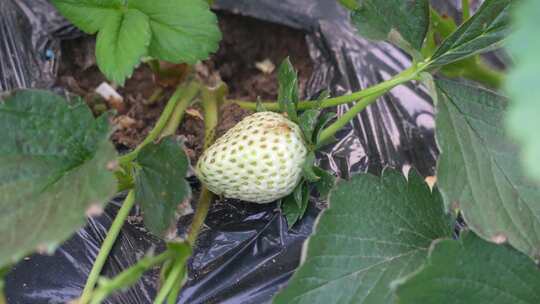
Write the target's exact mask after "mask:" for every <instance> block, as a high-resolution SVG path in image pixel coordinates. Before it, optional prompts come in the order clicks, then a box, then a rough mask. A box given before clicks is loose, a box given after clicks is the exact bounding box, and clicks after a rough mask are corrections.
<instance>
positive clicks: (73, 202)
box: [0, 90, 116, 266]
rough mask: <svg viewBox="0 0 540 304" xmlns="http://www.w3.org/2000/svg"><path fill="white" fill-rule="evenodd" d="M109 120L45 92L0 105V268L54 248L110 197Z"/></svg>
mask: <svg viewBox="0 0 540 304" xmlns="http://www.w3.org/2000/svg"><path fill="white" fill-rule="evenodd" d="M107 119H108V117H106V116H102V117H100V118H98V119H94V117H93V116H92V113H91V112H90V109H89V108H88V107H87V106H86V105H85V104H84V103H83V102H82V101H81V100H80V99H76V100H74V101H73V102H71V104H69V103H68V102H66V100H64V99H63V98H62V97H60V96H58V95H55V94H52V93H48V92H45V91H37V90H28V91H16V92H14V93H13V94H11V95H9V96H8V97H7V98H5V100H3V101H1V102H0V129H2V132H1V135H0V137H1V140H0V168H2V170H0V210H1V212H0V243H1V244H2V246H0V266H2V265H6V264H8V263H11V262H15V261H17V259H19V258H21V257H23V256H24V255H25V254H28V253H30V252H32V251H34V250H36V249H37V248H38V247H39V248H40V249H41V250H44V249H46V250H50V249H53V248H54V247H55V246H56V245H58V244H59V243H60V242H62V241H64V240H65V239H66V238H68V237H69V236H70V235H71V234H72V233H73V232H74V231H75V230H76V229H78V228H79V227H81V226H82V225H83V224H84V223H85V211H86V210H87V208H89V207H90V206H93V205H98V206H101V205H102V204H103V203H105V202H106V201H107V200H108V199H109V197H110V196H111V195H113V194H114V192H115V190H116V182H115V178H114V175H113V173H112V172H110V171H109V170H107V166H109V165H110V163H111V161H113V160H114V159H115V157H116V152H115V150H114V147H113V146H112V144H111V143H109V141H108V137H109V125H108V121H107Z"/></svg>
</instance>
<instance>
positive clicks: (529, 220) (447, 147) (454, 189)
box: [436, 80, 540, 257]
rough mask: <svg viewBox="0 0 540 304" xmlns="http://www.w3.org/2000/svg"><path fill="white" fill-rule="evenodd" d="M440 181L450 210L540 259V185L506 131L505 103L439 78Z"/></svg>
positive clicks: (483, 234)
mask: <svg viewBox="0 0 540 304" xmlns="http://www.w3.org/2000/svg"><path fill="white" fill-rule="evenodd" d="M436 85H437V89H438V90H439V97H438V103H437V120H436V124H437V130H436V136H437V142H438V144H439V147H440V150H441V155H440V156H439V163H438V168H437V176H438V185H439V187H440V189H441V193H442V194H443V198H444V201H445V204H446V206H447V207H448V208H452V209H459V210H461V212H462V213H463V216H464V218H465V221H466V222H467V224H468V225H469V227H471V229H472V230H474V231H475V232H476V233H477V234H478V235H480V236H481V237H483V238H485V239H487V240H501V239H506V240H508V241H509V242H510V244H512V245H513V246H514V247H516V248H517V249H518V250H520V251H522V252H524V253H526V254H528V255H530V256H531V257H539V254H540V204H538V201H539V200H540V188H539V187H538V185H535V184H532V183H531V182H530V181H528V180H527V179H526V177H525V176H524V174H523V173H522V169H521V166H520V162H519V149H517V147H516V146H515V145H514V144H513V142H512V141H510V140H509V139H508V137H507V136H506V134H505V132H504V126H503V118H504V116H505V113H506V106H507V101H506V99H505V98H503V97H501V96H500V95H497V94H496V93H494V92H491V91H487V90H484V89H480V88H476V87H472V86H468V85H464V84H460V83H457V82H452V81H443V80H438V81H436Z"/></svg>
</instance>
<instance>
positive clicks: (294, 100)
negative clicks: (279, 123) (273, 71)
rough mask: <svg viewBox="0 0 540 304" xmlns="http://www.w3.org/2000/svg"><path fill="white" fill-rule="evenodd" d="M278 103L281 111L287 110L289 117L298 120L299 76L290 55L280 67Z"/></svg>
mask: <svg viewBox="0 0 540 304" xmlns="http://www.w3.org/2000/svg"><path fill="white" fill-rule="evenodd" d="M278 81H279V90H278V103H279V108H280V110H281V112H286V113H287V114H288V115H289V119H290V120H292V121H294V122H297V121H298V115H297V113H296V105H297V104H298V77H297V75H296V71H295V70H294V67H293V66H292V63H291V61H290V60H289V57H287V58H285V59H284V60H283V62H282V63H281V65H280V66H279V69H278Z"/></svg>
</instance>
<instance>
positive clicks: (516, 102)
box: [506, 0, 540, 181]
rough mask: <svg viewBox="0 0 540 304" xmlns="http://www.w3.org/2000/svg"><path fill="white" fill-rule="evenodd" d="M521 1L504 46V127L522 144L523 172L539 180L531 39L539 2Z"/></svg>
mask: <svg viewBox="0 0 540 304" xmlns="http://www.w3.org/2000/svg"><path fill="white" fill-rule="evenodd" d="M522 2H523V3H522V5H520V6H519V7H518V9H517V10H516V12H515V14H514V21H515V23H514V25H515V29H516V30H515V31H514V33H513V34H512V36H510V41H509V45H508V49H509V51H510V52H511V53H512V55H513V57H512V58H513V59H514V67H513V69H512V71H511V72H510V75H509V76H508V82H507V91H508V93H509V94H510V98H511V99H512V103H510V107H509V111H508V116H507V117H506V126H507V128H508V130H509V134H510V135H512V137H514V138H515V139H516V140H518V141H519V143H520V144H522V146H523V151H522V154H521V157H522V162H523V163H524V164H525V166H524V167H525V169H526V171H527V173H528V174H530V175H531V176H532V177H534V178H536V180H537V181H540V162H539V161H538V160H539V159H540V141H539V140H537V133H536V131H537V130H539V129H540V120H539V119H538V117H540V102H539V101H540V86H538V71H540V60H539V59H538V56H539V54H540V40H539V39H534V38H532V37H536V36H537V35H538V16H540V1H534V0H533V1H530V0H528V1H522Z"/></svg>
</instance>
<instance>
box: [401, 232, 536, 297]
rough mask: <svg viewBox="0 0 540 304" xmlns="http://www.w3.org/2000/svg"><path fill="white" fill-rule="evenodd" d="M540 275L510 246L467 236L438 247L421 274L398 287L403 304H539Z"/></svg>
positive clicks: (440, 244) (435, 244) (411, 277)
mask: <svg viewBox="0 0 540 304" xmlns="http://www.w3.org/2000/svg"><path fill="white" fill-rule="evenodd" d="M538 286H540V271H538V269H536V265H535V264H534V263H533V261H531V260H530V259H529V258H527V256H525V255H523V254H521V253H520V252H517V251H516V250H514V249H513V248H511V247H510V246H507V245H495V244H491V243H488V242H485V241H483V240H482V239H480V238H478V237H477V236H475V235H474V234H473V233H466V234H465V235H464V236H462V239H461V240H459V241H454V240H442V241H437V242H435V243H434V247H433V248H432V249H431V251H430V253H429V259H428V262H427V263H426V265H425V266H423V267H422V268H420V271H418V272H417V273H415V274H414V275H412V276H410V277H409V278H407V279H405V280H403V281H402V282H398V284H397V297H398V301H397V303H400V304H417V303H422V304H440V303H445V304H452V303H455V304H458V303H475V304H507V303H522V304H526V303H530V304H533V303H540V289H539V288H538Z"/></svg>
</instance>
